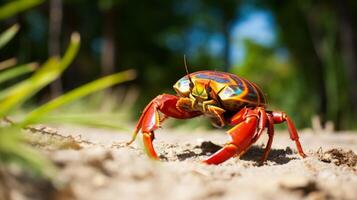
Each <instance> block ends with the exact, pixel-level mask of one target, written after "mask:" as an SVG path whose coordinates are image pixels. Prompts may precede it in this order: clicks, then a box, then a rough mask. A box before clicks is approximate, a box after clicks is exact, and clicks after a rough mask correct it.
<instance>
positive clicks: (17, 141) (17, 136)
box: [0, 127, 55, 177]
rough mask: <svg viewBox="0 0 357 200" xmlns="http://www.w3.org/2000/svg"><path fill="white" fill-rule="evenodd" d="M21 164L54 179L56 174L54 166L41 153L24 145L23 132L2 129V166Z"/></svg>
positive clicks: (0, 129)
mask: <svg viewBox="0 0 357 200" xmlns="http://www.w3.org/2000/svg"><path fill="white" fill-rule="evenodd" d="M11 162H16V163H21V164H22V165H21V166H27V167H26V168H30V169H32V170H33V171H34V172H36V173H37V174H42V175H45V176H47V177H52V176H53V175H54V172H55V167H54V166H53V164H52V163H51V162H50V161H49V160H47V159H46V158H45V157H44V156H42V155H41V154H40V153H39V152H37V151H35V150H34V149H33V148H31V147H30V146H28V145H27V144H26V143H24V138H23V136H22V134H21V130H20V129H19V128H15V127H5V128H4V127H2V128H0V164H1V163H11Z"/></svg>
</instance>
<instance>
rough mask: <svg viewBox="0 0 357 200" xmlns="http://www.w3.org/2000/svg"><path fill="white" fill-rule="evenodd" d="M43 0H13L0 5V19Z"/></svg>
mask: <svg viewBox="0 0 357 200" xmlns="http://www.w3.org/2000/svg"><path fill="white" fill-rule="evenodd" d="M43 1H44V0H15V1H11V2H9V3H7V4H5V5H3V6H1V7H0V21H1V20H4V19H6V18H9V17H11V16H14V15H16V14H18V13H20V12H22V11H24V10H27V9H29V8H32V7H33V6H36V5H38V4H41V3H42V2H43Z"/></svg>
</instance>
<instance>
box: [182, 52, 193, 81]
mask: <svg viewBox="0 0 357 200" xmlns="http://www.w3.org/2000/svg"><path fill="white" fill-rule="evenodd" d="M183 61H184V64H185V69H186V74H187V77H188V80H189V81H190V83H192V79H191V76H190V73H189V72H188V67H187V62H186V54H184V55H183Z"/></svg>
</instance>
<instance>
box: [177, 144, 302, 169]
mask: <svg viewBox="0 0 357 200" xmlns="http://www.w3.org/2000/svg"><path fill="white" fill-rule="evenodd" d="M194 148H195V149H201V153H196V152H195V151H192V150H189V149H187V150H185V151H184V152H183V153H180V154H177V155H176V156H177V159H178V160H180V161H184V160H186V159H189V158H192V157H199V156H207V155H212V154H213V153H215V152H217V151H218V150H219V149H221V148H222V146H220V145H217V144H214V143H212V142H210V141H205V142H202V143H201V145H197V146H195V147H194ZM264 148H265V147H264V146H259V145H253V146H252V147H251V148H250V149H249V150H248V151H247V152H246V153H245V154H244V155H243V156H241V157H240V159H241V160H245V161H254V162H255V163H256V164H257V165H260V159H261V157H262V155H263V153H264ZM293 154H294V152H293V151H292V150H291V148H290V147H287V148H286V149H271V150H270V153H269V156H268V159H267V161H271V162H274V163H275V164H279V165H282V164H286V163H288V162H290V161H291V160H294V159H296V158H294V157H292V156H291V155H293Z"/></svg>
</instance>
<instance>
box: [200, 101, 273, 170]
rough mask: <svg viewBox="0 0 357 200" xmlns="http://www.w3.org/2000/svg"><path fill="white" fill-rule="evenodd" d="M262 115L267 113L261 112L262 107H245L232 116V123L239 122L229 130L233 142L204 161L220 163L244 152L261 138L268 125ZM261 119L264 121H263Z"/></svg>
mask: <svg viewBox="0 0 357 200" xmlns="http://www.w3.org/2000/svg"><path fill="white" fill-rule="evenodd" d="M262 115H266V114H265V112H261V108H256V109H254V110H250V109H248V108H243V109H242V110H241V111H240V112H238V113H237V114H236V115H235V116H233V117H232V120H231V123H238V124H237V125H236V126H234V127H233V128H232V129H230V130H229V131H228V132H227V133H228V134H229V135H230V137H231V142H229V143H228V144H226V145H225V146H224V147H223V148H222V149H220V150H219V151H217V152H216V153H214V154H213V155H211V156H210V157H209V158H208V159H206V160H204V161H203V162H204V163H206V164H220V163H222V162H224V161H226V160H228V159H229V158H231V157H233V156H234V155H236V154H238V155H242V154H244V153H245V152H246V151H247V150H248V148H249V147H250V146H251V145H252V144H253V143H254V142H255V141H256V140H257V139H258V138H259V136H260V135H261V132H262V131H263V130H264V128H265V126H266V122H265V119H266V116H265V117H262ZM261 120H264V121H263V122H262V121H261ZM257 127H258V130H257Z"/></svg>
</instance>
